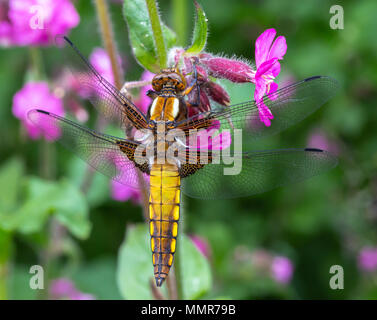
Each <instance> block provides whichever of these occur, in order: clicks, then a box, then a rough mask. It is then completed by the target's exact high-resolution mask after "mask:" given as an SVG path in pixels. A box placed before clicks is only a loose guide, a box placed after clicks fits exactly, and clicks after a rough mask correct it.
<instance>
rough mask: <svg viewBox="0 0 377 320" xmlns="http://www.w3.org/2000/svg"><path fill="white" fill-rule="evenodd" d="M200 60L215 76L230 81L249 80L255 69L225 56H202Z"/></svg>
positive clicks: (240, 81) (252, 76)
mask: <svg viewBox="0 0 377 320" xmlns="http://www.w3.org/2000/svg"><path fill="white" fill-rule="evenodd" d="M200 62H201V63H202V64H203V65H204V66H206V67H207V69H208V71H209V73H210V74H211V75H212V76H214V77H216V78H225V79H228V80H230V81H232V82H237V83H242V82H251V81H252V80H253V79H254V76H255V70H253V68H252V67H251V66H250V65H249V64H247V63H245V62H242V61H239V60H233V59H227V58H219V57H215V58H204V59H202V60H200Z"/></svg>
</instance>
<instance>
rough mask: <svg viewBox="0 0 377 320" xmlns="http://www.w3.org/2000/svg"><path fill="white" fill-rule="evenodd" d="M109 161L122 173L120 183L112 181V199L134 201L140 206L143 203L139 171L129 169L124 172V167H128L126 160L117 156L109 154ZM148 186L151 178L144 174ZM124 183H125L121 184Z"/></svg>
mask: <svg viewBox="0 0 377 320" xmlns="http://www.w3.org/2000/svg"><path fill="white" fill-rule="evenodd" d="M109 161H112V162H113V163H114V164H115V167H116V168H117V170H118V171H119V172H120V173H119V175H118V179H119V180H118V181H113V180H112V181H111V197H112V198H113V199H114V200H116V201H128V200H132V202H133V203H134V204H140V203H141V202H142V196H141V190H140V188H139V187H140V183H139V175H138V173H137V171H136V170H137V169H131V168H129V169H127V170H126V171H123V166H125V167H127V164H126V165H125V163H124V158H123V157H122V158H120V156H119V155H118V154H117V153H116V154H111V153H110V154H109ZM142 177H143V178H144V179H145V183H146V185H148V182H149V176H148V175H147V174H143V175H142ZM121 182H124V183H121Z"/></svg>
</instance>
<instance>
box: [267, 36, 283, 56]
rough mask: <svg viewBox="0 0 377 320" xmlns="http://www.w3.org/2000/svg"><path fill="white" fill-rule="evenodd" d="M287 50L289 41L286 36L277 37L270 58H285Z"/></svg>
mask: <svg viewBox="0 0 377 320" xmlns="http://www.w3.org/2000/svg"><path fill="white" fill-rule="evenodd" d="M286 52H287V43H286V41H285V37H284V36H279V37H277V38H276V40H275V41H274V43H273V44H272V46H271V50H270V53H269V55H268V59H272V58H277V59H279V60H281V59H283V56H284V55H285V53H286Z"/></svg>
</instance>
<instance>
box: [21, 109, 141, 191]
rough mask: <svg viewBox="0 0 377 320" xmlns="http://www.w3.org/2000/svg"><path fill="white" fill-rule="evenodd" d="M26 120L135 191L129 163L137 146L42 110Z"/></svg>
mask: <svg viewBox="0 0 377 320" xmlns="http://www.w3.org/2000/svg"><path fill="white" fill-rule="evenodd" d="M28 117H29V119H30V120H31V121H32V122H33V123H34V124H35V125H36V126H38V127H39V128H40V129H41V130H43V132H44V133H45V134H46V135H47V136H49V137H50V138H51V139H52V140H56V139H57V141H58V142H60V143H61V144H62V145H63V146H64V147H66V148H67V149H69V150H71V151H73V152H74V153H75V154H77V155H78V156H79V157H80V158H81V159H83V160H84V161H86V162H87V163H88V164H89V165H90V166H92V167H93V168H94V169H96V170H98V171H99V172H101V173H103V174H104V175H106V176H108V177H110V178H112V179H113V180H116V181H118V182H120V183H123V184H125V185H128V186H130V187H132V188H138V187H139V182H138V175H137V171H136V170H139V169H138V168H137V167H136V166H135V163H134V162H133V161H131V160H130V158H131V159H132V157H133V155H134V151H135V149H136V147H137V146H138V144H137V143H135V142H133V141H130V140H125V139H120V138H116V137H112V136H110V135H106V134H102V133H99V132H96V131H93V130H90V129H88V128H85V127H82V126H80V125H78V124H76V123H74V122H72V121H70V120H67V119H65V118H62V117H59V116H57V115H55V114H52V113H49V112H46V111H43V110H37V109H35V110H31V111H30V112H29V113H28Z"/></svg>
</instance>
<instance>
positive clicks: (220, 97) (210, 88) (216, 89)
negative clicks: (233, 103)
mask: <svg viewBox="0 0 377 320" xmlns="http://www.w3.org/2000/svg"><path fill="white" fill-rule="evenodd" d="M206 91H207V93H208V95H209V96H210V98H211V99H212V100H213V101H215V102H217V103H219V104H221V105H223V106H229V104H230V97H229V94H228V92H226V91H225V89H224V88H223V87H222V86H220V85H219V84H217V83H215V82H213V81H210V82H208V85H207V87H206Z"/></svg>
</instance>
